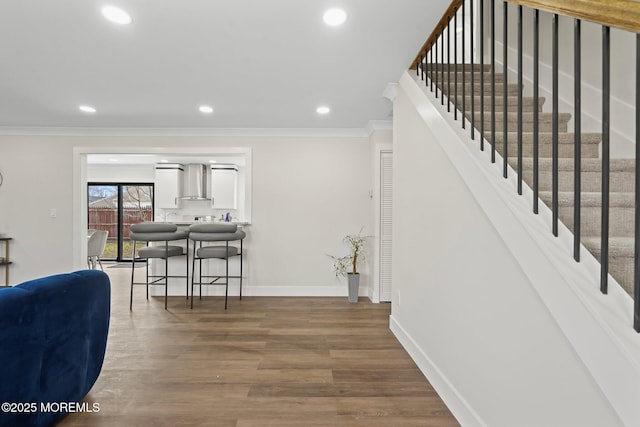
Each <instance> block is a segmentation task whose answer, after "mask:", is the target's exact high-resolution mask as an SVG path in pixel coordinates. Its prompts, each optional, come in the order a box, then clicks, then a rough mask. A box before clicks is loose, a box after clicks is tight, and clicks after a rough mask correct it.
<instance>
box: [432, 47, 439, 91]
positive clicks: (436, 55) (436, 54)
mask: <svg viewBox="0 0 640 427" xmlns="http://www.w3.org/2000/svg"><path fill="white" fill-rule="evenodd" d="M433 50H434V57H435V60H436V61H435V64H434V69H433V71H432V73H434V75H435V85H436V99H438V39H436V40H435V41H434V42H433Z"/></svg>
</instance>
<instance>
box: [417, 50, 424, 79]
mask: <svg viewBox="0 0 640 427" xmlns="http://www.w3.org/2000/svg"><path fill="white" fill-rule="evenodd" d="M420 64H422V52H421V53H420V54H419V55H418V63H417V64H416V76H417V77H420ZM422 73H423V74H422V80H424V70H423V71H422Z"/></svg>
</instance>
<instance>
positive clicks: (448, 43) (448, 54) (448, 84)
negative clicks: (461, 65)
mask: <svg viewBox="0 0 640 427" xmlns="http://www.w3.org/2000/svg"><path fill="white" fill-rule="evenodd" d="M450 28H451V25H450V21H449V18H448V17H447V112H449V113H450V112H451V31H450Z"/></svg>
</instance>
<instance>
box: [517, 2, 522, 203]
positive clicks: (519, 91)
mask: <svg viewBox="0 0 640 427" xmlns="http://www.w3.org/2000/svg"><path fill="white" fill-rule="evenodd" d="M518 194H519V195H522V6H521V5H519V6H518Z"/></svg>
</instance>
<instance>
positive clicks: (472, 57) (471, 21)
mask: <svg viewBox="0 0 640 427" xmlns="http://www.w3.org/2000/svg"><path fill="white" fill-rule="evenodd" d="M463 1H464V0H463ZM473 2H474V0H471V1H470V2H469V53H470V54H471V59H470V61H469V64H471V140H472V141H473V140H475V139H476V128H475V126H476V118H475V114H476V111H475V100H474V99H473V97H474V96H475V90H474V87H475V85H476V80H475V78H474V70H473V69H474V67H475V61H474V54H473V18H474V16H473ZM462 42H463V43H464V40H463V41H462Z"/></svg>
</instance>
